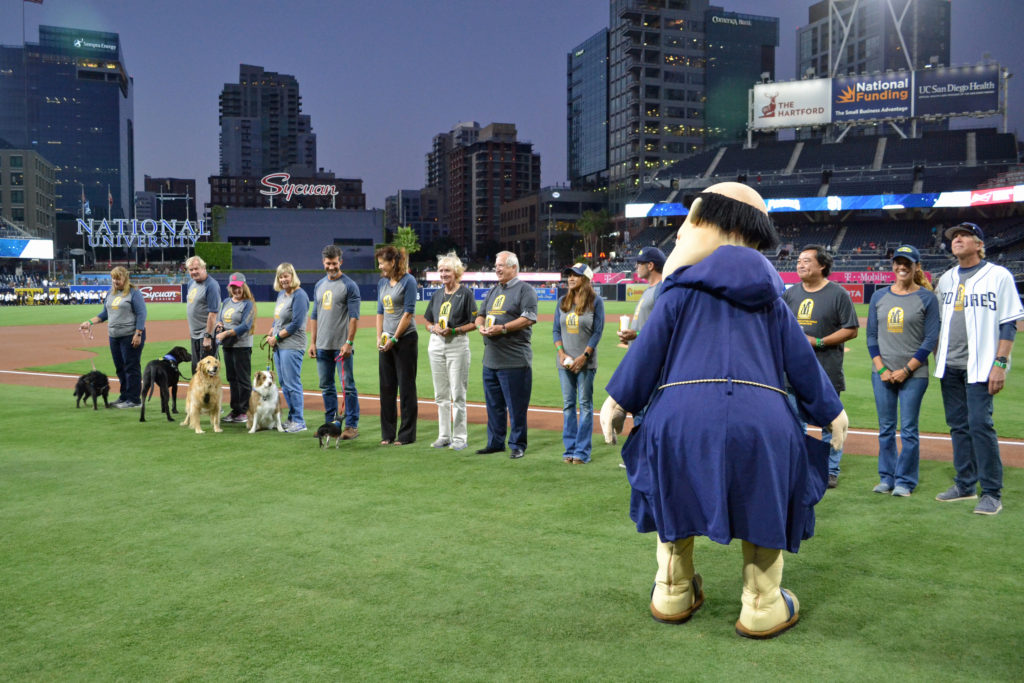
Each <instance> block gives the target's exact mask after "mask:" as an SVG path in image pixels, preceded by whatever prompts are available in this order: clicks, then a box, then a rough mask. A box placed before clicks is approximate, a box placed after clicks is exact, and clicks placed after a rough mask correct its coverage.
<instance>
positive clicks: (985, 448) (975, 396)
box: [940, 367, 1003, 500]
mask: <svg viewBox="0 0 1024 683" xmlns="http://www.w3.org/2000/svg"><path fill="white" fill-rule="evenodd" d="M940 385H941V386H942V405H943V407H944V408H945V410H946V424H947V425H949V436H950V437H951V438H952V439H953V467H954V468H956V477H955V478H954V481H956V485H957V487H958V488H959V489H960V492H961V493H974V491H975V487H976V486H977V485H978V484H979V483H980V484H981V492H982V494H984V495H989V496H992V497H993V498H995V499H996V500H999V499H1000V497H1001V495H1002V490H1003V462H1002V461H1001V460H1000V459H999V439H998V437H997V436H996V427H995V424H994V423H993V422H992V395H991V394H989V393H988V382H975V383H973V384H972V383H968V381H967V370H965V369H959V368H949V367H947V368H946V371H945V372H944V373H943V377H942V379H941V380H940Z"/></svg>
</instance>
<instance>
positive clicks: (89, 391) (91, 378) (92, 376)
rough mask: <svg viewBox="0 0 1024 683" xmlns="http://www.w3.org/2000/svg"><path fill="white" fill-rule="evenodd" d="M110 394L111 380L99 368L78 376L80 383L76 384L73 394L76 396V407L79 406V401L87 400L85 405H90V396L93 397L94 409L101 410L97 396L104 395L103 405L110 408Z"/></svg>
mask: <svg viewBox="0 0 1024 683" xmlns="http://www.w3.org/2000/svg"><path fill="white" fill-rule="evenodd" d="M108 394H110V382H109V381H107V376H106V375H104V374H103V373H102V372H100V371H99V370H93V371H92V372H87V373H85V374H84V375H82V376H81V377H79V378H78V383H77V384H76V385H75V393H74V394H72V395H73V396H74V397H75V407H76V408H77V407H79V401H85V405H89V398H90V397H91V398H92V409H93V410H99V407H98V406H97V404H96V398H97V397H98V396H102V397H103V406H104V407H105V408H109V407H110V403H108V402H107V395H108Z"/></svg>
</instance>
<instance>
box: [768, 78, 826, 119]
mask: <svg viewBox="0 0 1024 683" xmlns="http://www.w3.org/2000/svg"><path fill="white" fill-rule="evenodd" d="M830 83H831V80H830V79H828V78H812V79H809V80H806V81H790V82H788V83H758V84H756V85H755V86H754V100H753V111H752V112H750V114H751V116H750V121H751V127H752V128H754V129H765V128H792V127H795V126H821V125H825V124H827V123H829V122H830V121H831V120H832V104H831V96H832V89H831V88H830V87H829V84H830Z"/></svg>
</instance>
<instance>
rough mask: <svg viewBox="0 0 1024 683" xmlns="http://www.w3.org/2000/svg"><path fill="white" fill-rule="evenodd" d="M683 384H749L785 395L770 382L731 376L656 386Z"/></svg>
mask: <svg viewBox="0 0 1024 683" xmlns="http://www.w3.org/2000/svg"><path fill="white" fill-rule="evenodd" d="M684 384H746V385H749V386H752V387H761V388H762V389H770V390H772V391H776V392H778V393H780V394H782V395H783V396H786V395H787V394H786V392H785V391H783V390H782V389H779V388H778V387H773V386H772V385H770V384H761V383H760V382H751V381H749V380H745V379H732V378H726V379H723V378H716V379H690V380H686V381H683V382H670V383H668V384H662V385H661V386H660V387H658V391H661V390H662V389H668V388H669V387H678V386H682V385H684ZM731 390H732V389H731V388H730V391H731Z"/></svg>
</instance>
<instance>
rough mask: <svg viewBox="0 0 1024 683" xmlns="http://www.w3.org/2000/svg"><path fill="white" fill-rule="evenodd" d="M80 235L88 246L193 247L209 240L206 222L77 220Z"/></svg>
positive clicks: (122, 219)
mask: <svg viewBox="0 0 1024 683" xmlns="http://www.w3.org/2000/svg"><path fill="white" fill-rule="evenodd" d="M77 234H79V235H85V236H86V237H87V238H88V241H89V246H90V247H157V248H162V247H194V246H195V245H196V242H198V241H199V240H200V238H202V237H209V236H210V230H209V229H208V228H207V227H206V222H205V221H202V220H200V221H196V223H195V224H194V225H193V223H192V222H191V221H178V220H173V221H168V220H159V221H157V220H153V219H152V218H147V219H145V220H141V221H140V220H136V219H134V218H114V219H109V220H108V219H103V220H99V221H97V220H95V219H92V218H90V219H89V220H83V219H81V218H79V219H78V232H77Z"/></svg>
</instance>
